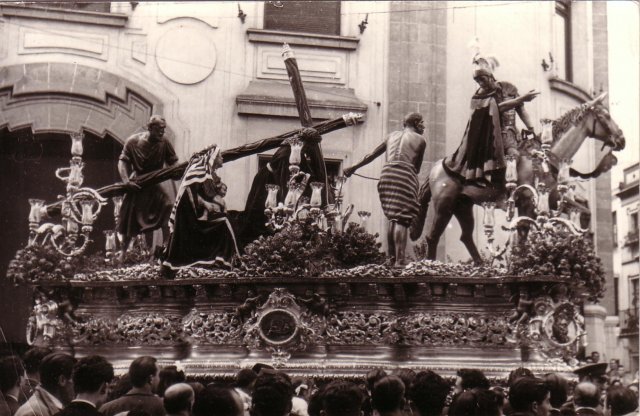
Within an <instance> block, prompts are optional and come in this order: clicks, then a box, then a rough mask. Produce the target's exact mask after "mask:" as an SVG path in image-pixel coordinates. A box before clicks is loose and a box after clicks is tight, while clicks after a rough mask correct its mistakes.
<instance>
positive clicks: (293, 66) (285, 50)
mask: <svg viewBox="0 0 640 416" xmlns="http://www.w3.org/2000/svg"><path fill="white" fill-rule="evenodd" d="M282 57H283V58H284V64H285V66H286V68H287V74H288V75H289V83H290V84H291V89H292V90H293V98H294V100H295V102H296V108H297V109H298V116H299V117H300V124H302V127H311V126H313V119H312V118H311V111H310V110H309V103H308V102H307V95H306V94H305V92H304V85H303V84H302V78H301V77H300V70H299V69H298V62H297V61H296V57H295V55H294V54H293V51H292V50H291V47H289V45H288V44H286V43H285V44H284V45H283V46H282ZM315 146H318V150H319V154H320V155H321V156H322V172H320V173H321V174H322V177H320V178H318V179H320V180H321V181H322V182H324V198H323V199H324V201H323V202H324V204H326V203H329V202H330V201H331V199H330V198H331V196H332V194H330V193H329V181H328V179H327V166H326V165H325V163H324V156H323V155H322V146H320V143H318V144H316V145H315ZM324 204H323V205H324Z"/></svg>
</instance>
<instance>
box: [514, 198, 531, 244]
mask: <svg viewBox="0 0 640 416" xmlns="http://www.w3.org/2000/svg"><path fill="white" fill-rule="evenodd" d="M516 207H517V208H518V215H519V216H521V217H529V218H533V219H535V218H536V205H535V202H534V200H533V195H532V193H531V191H529V190H528V189H526V188H523V189H522V190H521V191H520V192H519V193H518V196H517V199H516ZM530 228H531V226H530V225H529V223H528V222H521V223H520V224H518V226H517V235H518V243H522V242H524V241H526V240H527V236H528V235H529V229H530Z"/></svg>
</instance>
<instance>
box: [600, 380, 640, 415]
mask: <svg viewBox="0 0 640 416" xmlns="http://www.w3.org/2000/svg"><path fill="white" fill-rule="evenodd" d="M605 407H606V409H607V414H609V415H611V416H624V415H637V414H638V413H637V412H636V411H637V410H638V397H637V396H636V394H635V393H634V392H633V391H632V390H631V389H629V388H627V387H624V386H613V387H609V389H607V398H606V405H605Z"/></svg>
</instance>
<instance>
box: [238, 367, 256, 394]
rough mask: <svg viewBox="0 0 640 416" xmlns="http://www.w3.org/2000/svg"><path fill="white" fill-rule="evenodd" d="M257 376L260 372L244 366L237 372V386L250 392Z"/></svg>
mask: <svg viewBox="0 0 640 416" xmlns="http://www.w3.org/2000/svg"><path fill="white" fill-rule="evenodd" d="M257 378H258V373H256V372H255V371H253V370H250V369H248V368H243V369H242V370H240V371H238V373H237V374H236V387H238V388H240V389H242V390H243V391H244V392H245V393H250V392H251V391H252V390H253V385H254V383H255V382H256V379H257Z"/></svg>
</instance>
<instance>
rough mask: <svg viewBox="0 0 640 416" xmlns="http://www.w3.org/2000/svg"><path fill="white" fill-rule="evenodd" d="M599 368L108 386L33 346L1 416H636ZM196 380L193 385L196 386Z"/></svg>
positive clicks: (169, 372) (13, 360)
mask: <svg viewBox="0 0 640 416" xmlns="http://www.w3.org/2000/svg"><path fill="white" fill-rule="evenodd" d="M605 371H606V364H604V365H598V364H589V365H587V366H584V367H582V368H580V369H578V370H576V375H577V376H578V381H577V383H573V382H570V381H569V380H567V379H566V378H564V377H563V376H562V375H560V374H556V373H550V374H545V375H541V376H539V375H538V376H537V375H534V373H533V372H532V371H531V370H529V369H527V368H524V367H520V368H517V369H514V370H513V371H512V372H511V373H510V374H509V377H508V379H507V381H506V384H503V385H495V383H494V385H492V384H491V383H490V382H489V380H488V379H487V377H486V376H485V375H484V374H483V372H482V371H480V370H477V369H460V370H459V371H458V372H457V377H456V380H455V383H452V382H451V380H447V379H446V378H443V377H442V376H440V375H439V374H437V373H435V372H434V371H430V370H425V371H420V372H415V371H413V370H411V369H406V368H405V369H398V370H395V371H393V372H390V373H388V372H386V371H385V370H383V369H372V370H371V371H369V372H368V373H367V374H363V375H362V377H361V378H358V377H352V378H351V379H349V380H347V379H336V380H320V379H318V380H317V381H315V382H314V380H313V379H312V378H303V377H290V376H289V375H288V374H286V373H285V372H283V371H279V370H277V369H274V368H273V367H271V366H269V365H266V364H260V363H259V364H256V365H254V367H253V368H245V369H242V370H240V371H239V372H238V373H237V374H236V377H235V379H234V380H233V382H229V381H227V380H223V381H215V380H214V381H213V382H211V383H207V384H206V385H205V384H204V383H202V382H198V381H188V379H187V376H186V374H185V373H184V371H183V370H182V369H180V368H179V367H177V366H175V365H170V366H166V367H163V368H160V366H159V365H158V363H157V361H156V359H155V358H154V357H151V356H142V357H139V358H136V359H135V360H133V361H132V362H131V364H130V366H129V371H128V373H127V374H126V375H123V376H122V377H114V369H113V366H112V364H111V363H109V361H108V360H107V359H105V358H104V357H102V356H99V355H91V356H86V357H82V358H80V359H76V358H74V357H72V356H71V355H68V354H65V353H63V352H53V351H51V350H49V349H47V348H39V347H35V348H32V349H30V350H29V351H27V352H26V353H25V354H24V356H23V357H22V358H20V357H17V356H7V357H4V358H1V359H0V389H1V393H2V394H1V395H0V416H5V415H6V416H13V415H16V416H54V415H59V416H76V415H78V416H80V415H82V416H95V415H104V416H165V415H166V416H190V415H193V416H287V415H290V416H369V415H376V416H403V415H416V416H439V415H448V416H476V415H478V416H502V415H506V416H547V415H563V416H564V415H566V416H570V415H578V416H586V415H611V416H619V415H637V414H638V383H637V381H635V382H634V383H632V384H631V385H629V386H625V385H623V384H622V383H621V382H620V381H619V380H615V381H613V382H611V381H610V380H609V378H608V377H607V375H606V372H605ZM194 380H195V379H194Z"/></svg>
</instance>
